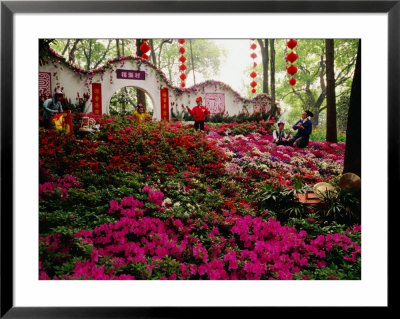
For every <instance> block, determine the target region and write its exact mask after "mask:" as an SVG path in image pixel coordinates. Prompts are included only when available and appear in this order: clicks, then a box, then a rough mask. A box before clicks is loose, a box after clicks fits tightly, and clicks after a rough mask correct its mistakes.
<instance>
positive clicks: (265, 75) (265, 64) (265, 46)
mask: <svg viewBox="0 0 400 319" xmlns="http://www.w3.org/2000/svg"><path fill="white" fill-rule="evenodd" d="M257 41H258V44H259V46H260V49H261V57H262V63H263V92H264V93H267V94H269V85H268V80H269V79H268V68H269V54H268V39H264V41H265V44H264V42H263V40H262V39H258V40H257Z"/></svg>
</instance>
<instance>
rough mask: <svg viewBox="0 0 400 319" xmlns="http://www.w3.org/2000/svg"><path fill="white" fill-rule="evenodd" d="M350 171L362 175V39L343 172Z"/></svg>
mask: <svg viewBox="0 0 400 319" xmlns="http://www.w3.org/2000/svg"><path fill="white" fill-rule="evenodd" d="M349 172H351V173H354V174H357V175H358V176H360V177H361V40H359V43H358V52H357V61H356V68H355V71H354V77H353V83H352V85H351V94H350V106H349V114H348V118H347V130H346V151H345V155H344V169H343V173H349Z"/></svg>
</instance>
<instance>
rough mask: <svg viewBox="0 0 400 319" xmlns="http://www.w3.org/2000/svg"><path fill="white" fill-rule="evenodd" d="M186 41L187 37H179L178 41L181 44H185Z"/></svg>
mask: <svg viewBox="0 0 400 319" xmlns="http://www.w3.org/2000/svg"><path fill="white" fill-rule="evenodd" d="M185 42H186V40H185V39H179V40H178V43H179V44H184V43H185Z"/></svg>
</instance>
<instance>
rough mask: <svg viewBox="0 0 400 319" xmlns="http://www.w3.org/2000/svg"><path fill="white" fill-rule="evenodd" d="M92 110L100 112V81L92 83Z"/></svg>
mask: <svg viewBox="0 0 400 319" xmlns="http://www.w3.org/2000/svg"><path fill="white" fill-rule="evenodd" d="M92 112H93V114H96V115H101V114H102V99H101V83H92Z"/></svg>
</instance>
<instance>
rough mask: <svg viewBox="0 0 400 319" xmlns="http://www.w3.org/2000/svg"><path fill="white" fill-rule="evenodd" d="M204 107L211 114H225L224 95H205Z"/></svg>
mask: <svg viewBox="0 0 400 319" xmlns="http://www.w3.org/2000/svg"><path fill="white" fill-rule="evenodd" d="M206 107H207V108H208V109H209V110H210V113H211V114H218V113H224V112H225V93H206Z"/></svg>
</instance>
